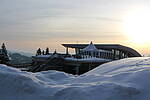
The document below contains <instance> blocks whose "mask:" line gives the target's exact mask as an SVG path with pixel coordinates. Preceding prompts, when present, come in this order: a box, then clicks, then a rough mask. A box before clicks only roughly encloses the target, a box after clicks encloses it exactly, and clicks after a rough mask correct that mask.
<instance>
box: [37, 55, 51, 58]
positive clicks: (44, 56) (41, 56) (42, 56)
mask: <svg viewBox="0 0 150 100" xmlns="http://www.w3.org/2000/svg"><path fill="white" fill-rule="evenodd" d="M51 56H52V55H37V56H34V57H35V58H49V57H51Z"/></svg>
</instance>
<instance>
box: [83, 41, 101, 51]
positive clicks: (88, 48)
mask: <svg viewBox="0 0 150 100" xmlns="http://www.w3.org/2000/svg"><path fill="white" fill-rule="evenodd" d="M82 51H98V49H97V48H96V47H95V45H94V44H93V43H92V41H91V43H90V44H89V45H88V46H87V47H85V48H84V49H82Z"/></svg>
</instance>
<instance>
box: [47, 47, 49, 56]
mask: <svg viewBox="0 0 150 100" xmlns="http://www.w3.org/2000/svg"><path fill="white" fill-rule="evenodd" d="M46 55H49V48H48V47H47V48H46Z"/></svg>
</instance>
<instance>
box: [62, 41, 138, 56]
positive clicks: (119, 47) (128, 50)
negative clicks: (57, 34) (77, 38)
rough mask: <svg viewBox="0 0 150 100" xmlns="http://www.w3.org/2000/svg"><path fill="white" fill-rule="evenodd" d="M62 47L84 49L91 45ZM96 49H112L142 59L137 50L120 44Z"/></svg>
mask: <svg viewBox="0 0 150 100" xmlns="http://www.w3.org/2000/svg"><path fill="white" fill-rule="evenodd" d="M62 45H63V46H64V47H68V48H78V49H84V48H85V47H87V46H88V45H89V44H62ZM95 47H96V48H97V49H102V50H112V49H114V50H119V51H122V52H125V53H128V56H129V57H141V54H140V53H138V52H137V51H136V50H134V49H132V48H130V47H127V46H123V45H120V44H95Z"/></svg>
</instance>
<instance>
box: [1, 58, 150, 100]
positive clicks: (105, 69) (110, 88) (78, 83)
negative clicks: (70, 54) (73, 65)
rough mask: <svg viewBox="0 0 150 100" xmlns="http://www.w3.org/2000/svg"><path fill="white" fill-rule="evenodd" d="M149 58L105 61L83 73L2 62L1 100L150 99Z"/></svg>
mask: <svg viewBox="0 0 150 100" xmlns="http://www.w3.org/2000/svg"><path fill="white" fill-rule="evenodd" d="M149 93H150V58H148V57H141V58H127V59H122V60H118V61H113V62H110V63H106V64H103V65H101V66H99V67H97V68H95V69H94V70H92V71H90V72H87V73H85V74H83V75H81V76H73V75H68V74H66V73H63V72H58V71H45V72H38V73H30V72H22V71H20V70H19V69H15V68H11V67H8V66H5V65H0V100H149V98H150V95H149Z"/></svg>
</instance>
